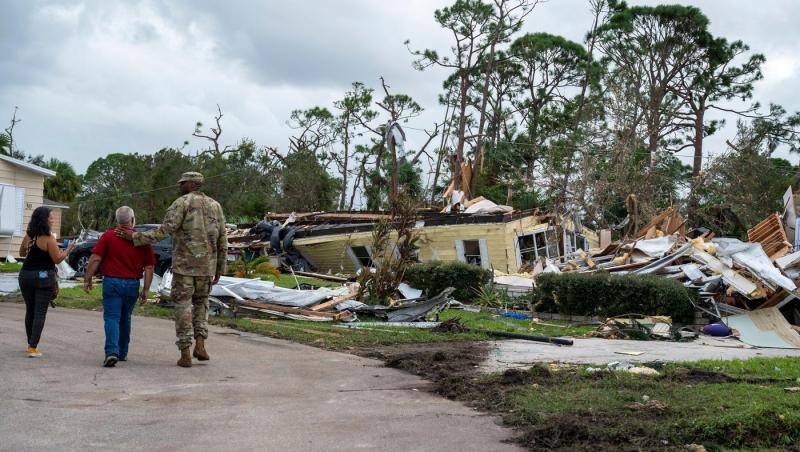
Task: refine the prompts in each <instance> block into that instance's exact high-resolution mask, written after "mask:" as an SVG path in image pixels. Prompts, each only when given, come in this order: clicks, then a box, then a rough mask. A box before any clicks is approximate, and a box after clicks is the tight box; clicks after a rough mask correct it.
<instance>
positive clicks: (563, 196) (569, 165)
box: [556, 1, 603, 207]
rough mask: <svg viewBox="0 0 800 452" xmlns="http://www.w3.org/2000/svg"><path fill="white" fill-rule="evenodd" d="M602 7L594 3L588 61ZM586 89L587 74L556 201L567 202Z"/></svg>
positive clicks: (587, 87) (592, 56)
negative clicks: (562, 180) (576, 137)
mask: <svg viewBox="0 0 800 452" xmlns="http://www.w3.org/2000/svg"><path fill="white" fill-rule="evenodd" d="M602 7H603V4H602V1H601V2H599V3H596V4H595V5H594V22H593V24H592V31H591V32H589V36H591V37H590V38H589V45H588V49H587V50H588V60H589V61H592V60H593V59H594V47H595V43H596V37H595V36H596V31H597V26H598V24H599V23H600V14H601V13H602ZM587 70H588V68H587ZM588 89H589V74H586V75H585V76H584V77H583V81H582V82H581V94H580V100H579V101H578V110H577V111H576V112H575V127H574V129H573V131H572V133H573V139H572V140H570V142H569V143H568V144H567V146H570V149H568V150H567V164H566V167H565V168H564V182H563V183H562V184H561V193H560V194H559V197H558V199H557V203H561V204H566V202H567V189H568V188H569V176H570V173H571V172H572V163H573V157H574V153H575V149H574V147H573V146H575V135H577V134H578V132H579V130H580V127H581V122H582V120H583V109H584V106H585V105H586V91H588ZM556 207H558V206H556Z"/></svg>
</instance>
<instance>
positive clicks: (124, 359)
mask: <svg viewBox="0 0 800 452" xmlns="http://www.w3.org/2000/svg"><path fill="white" fill-rule="evenodd" d="M127 360H128V358H127V357H125V358H122V357H120V358H119V359H117V361H127Z"/></svg>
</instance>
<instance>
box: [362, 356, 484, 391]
mask: <svg viewBox="0 0 800 452" xmlns="http://www.w3.org/2000/svg"><path fill="white" fill-rule="evenodd" d="M488 352H489V346H488V345H487V344H485V343H481V342H447V343H440V344H437V343H433V344H408V345H401V346H392V347H381V348H377V349H371V350H366V351H364V352H362V353H361V354H362V355H365V356H368V357H371V358H378V359H381V360H383V361H385V362H386V366H387V367H391V368H394V369H401V370H404V371H406V372H410V373H413V374H415V375H419V376H421V377H423V378H425V379H427V380H430V381H432V382H433V383H434V387H435V392H436V393H437V394H440V395H442V396H444V397H447V398H449V399H453V400H462V401H468V400H472V399H474V398H475V397H476V395H477V394H476V391H477V390H478V388H477V380H478V379H479V377H480V375H479V374H478V372H477V369H478V367H479V366H480V365H481V364H482V363H483V361H484V360H485V359H486V357H487V355H488Z"/></svg>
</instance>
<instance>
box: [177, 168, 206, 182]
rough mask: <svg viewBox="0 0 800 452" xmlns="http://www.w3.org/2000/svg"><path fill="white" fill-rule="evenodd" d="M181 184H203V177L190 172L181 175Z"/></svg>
mask: <svg viewBox="0 0 800 452" xmlns="http://www.w3.org/2000/svg"><path fill="white" fill-rule="evenodd" d="M181 182H197V183H198V184H202V183H203V175H202V174H200V173H198V172H196V171H189V172H188V173H183V174H181V180H179V181H178V183H179V184H180V183H181Z"/></svg>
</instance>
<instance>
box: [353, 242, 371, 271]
mask: <svg viewBox="0 0 800 452" xmlns="http://www.w3.org/2000/svg"><path fill="white" fill-rule="evenodd" d="M350 251H352V252H353V256H354V257H355V259H356V261H358V263H359V264H361V266H362V267H372V266H373V264H372V256H371V255H370V253H369V250H368V249H367V247H366V246H351V247H350Z"/></svg>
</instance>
